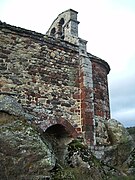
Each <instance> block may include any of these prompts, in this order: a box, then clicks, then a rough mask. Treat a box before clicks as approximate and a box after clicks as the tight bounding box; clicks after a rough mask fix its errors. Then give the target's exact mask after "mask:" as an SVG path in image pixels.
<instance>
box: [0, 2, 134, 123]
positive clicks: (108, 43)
mask: <svg viewBox="0 0 135 180" xmlns="http://www.w3.org/2000/svg"><path fill="white" fill-rule="evenodd" d="M67 9H74V10H76V11H78V21H80V24H79V37H81V38H83V39H85V40H87V41H88V44H87V50H88V52H90V53H92V54H94V55H96V56H98V57H100V58H102V59H104V60H105V61H107V62H108V63H109V65H110V67H111V71H110V74H109V76H108V81H109V92H110V105H111V114H112V118H115V119H117V120H118V121H120V122H121V123H122V124H124V126H126V127H127V126H135V0H67V1H66V0H65V1H64V0H0V20H1V21H3V22H6V23H9V24H11V25H15V26H20V27H22V28H26V29H29V30H34V31H37V32H40V33H43V34H45V33H46V31H47V30H48V28H49V27H50V25H51V23H52V22H53V20H54V19H55V18H56V17H57V16H58V14H60V13H61V12H63V11H65V10H67Z"/></svg>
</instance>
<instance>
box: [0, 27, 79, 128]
mask: <svg viewBox="0 0 135 180" xmlns="http://www.w3.org/2000/svg"><path fill="white" fill-rule="evenodd" d="M0 68H1V69H0V71H1V73H0V74H1V78H0V93H9V94H11V95H15V96H16V98H17V99H18V102H20V103H21V104H22V105H23V107H24V108H25V109H26V110H27V111H29V112H31V113H32V114H33V115H35V116H36V117H38V120H39V121H42V128H43V126H49V124H52V123H51V122H50V121H53V119H55V120H56V119H59V118H62V119H65V120H66V121H69V122H70V123H71V124H72V126H73V127H75V128H77V129H78V130H80V128H81V124H80V100H79V99H78V97H77V96H76V94H77V93H78V86H79V84H78V83H76V82H77V78H78V73H79V61H78V52H77V47H76V46H73V45H70V44H68V43H65V42H61V41H54V40H53V39H49V38H48V37H47V36H45V37H44V36H43V35H40V34H38V33H35V32H31V33H30V34H29V31H27V30H24V29H20V28H14V27H13V26H8V25H6V24H1V31H0ZM44 121H45V122H44ZM43 122H44V125H43ZM49 122H50V123H49ZM38 123H39V122H38ZM44 128H46V127H44Z"/></svg>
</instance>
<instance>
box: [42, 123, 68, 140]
mask: <svg viewBox="0 0 135 180" xmlns="http://www.w3.org/2000/svg"><path fill="white" fill-rule="evenodd" d="M45 134H49V135H52V136H54V137H55V138H57V139H59V138H64V137H67V136H68V135H69V133H68V132H67V131H66V129H65V127H64V126H63V125H61V124H55V125H52V126H50V127H48V128H47V130H46V131H45Z"/></svg>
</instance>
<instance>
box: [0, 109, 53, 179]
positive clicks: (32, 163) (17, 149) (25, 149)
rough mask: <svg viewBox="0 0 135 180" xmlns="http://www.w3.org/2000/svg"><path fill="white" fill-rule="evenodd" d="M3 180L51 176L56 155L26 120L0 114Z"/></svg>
mask: <svg viewBox="0 0 135 180" xmlns="http://www.w3.org/2000/svg"><path fill="white" fill-rule="evenodd" d="M0 162H1V163H0V176H1V179H3V180H4V179H13V180H15V179H16V180H21V179H26V180H28V179H29V180H30V179H33V180H36V179H43V178H45V176H50V173H49V172H48V171H49V170H50V169H52V168H53V167H54V165H55V157H54V154H53V153H52V150H51V149H50V148H49V147H48V145H47V143H45V141H44V142H43V141H42V139H41V137H40V135H39V134H38V132H36V131H35V130H34V129H33V128H32V127H31V126H30V125H29V124H28V123H27V122H26V120H25V119H23V118H21V117H16V116H14V115H9V114H7V113H4V112H1V113H0Z"/></svg>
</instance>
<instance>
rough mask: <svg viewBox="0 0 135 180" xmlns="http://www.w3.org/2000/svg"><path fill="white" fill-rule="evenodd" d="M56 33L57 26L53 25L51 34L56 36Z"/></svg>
mask: <svg viewBox="0 0 135 180" xmlns="http://www.w3.org/2000/svg"><path fill="white" fill-rule="evenodd" d="M55 33H56V28H55V27H53V28H52V29H51V33H50V35H51V36H55Z"/></svg>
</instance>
